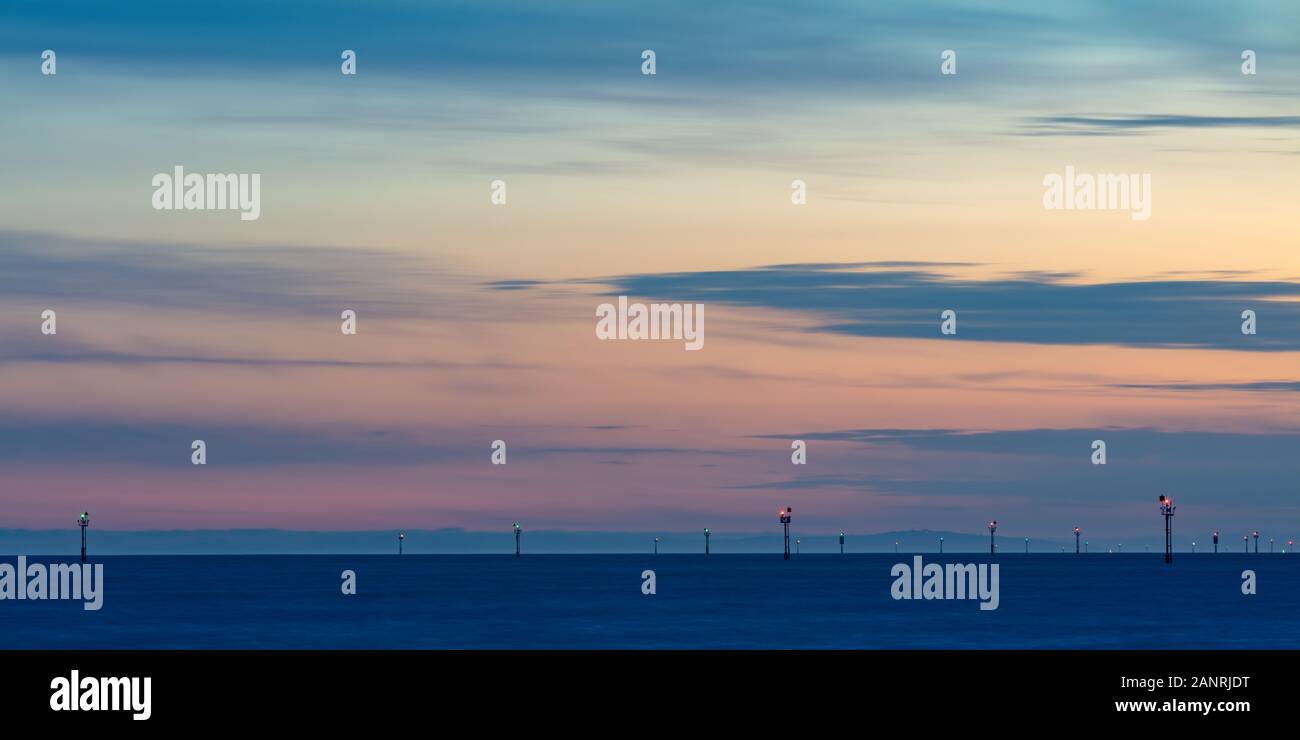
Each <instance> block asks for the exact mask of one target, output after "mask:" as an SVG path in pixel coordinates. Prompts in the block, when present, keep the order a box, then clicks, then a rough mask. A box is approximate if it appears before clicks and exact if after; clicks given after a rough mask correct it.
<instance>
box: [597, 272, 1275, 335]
mask: <svg viewBox="0 0 1300 740" xmlns="http://www.w3.org/2000/svg"><path fill="white" fill-rule="evenodd" d="M884 264H885V265H888V263H884ZM949 267H950V266H947V265H936V266H935V267H934V268H933V269H917V268H903V269H891V268H889V267H887V266H882V265H878V264H867V265H861V264H858V265H848V266H839V265H824V264H818V265H790V266H784V267H781V266H773V267H760V268H753V269H746V270H724V271H708V272H680V273H662V274H644V275H625V276H619V277H613V278H608V279H605V280H601V281H593V282H595V283H597V284H600V285H604V286H609V287H608V293H609V294H610V295H634V296H640V297H645V298H650V299H662V300H674V301H695V302H703V303H718V304H724V305H731V306H743V307H751V308H763V309H775V310H780V311H789V312H794V313H798V314H803V315H806V316H808V317H810V318H811V319H812V320H813V321H814V322H816V323H814V325H813V326H812V327H811V328H809V329H808V330H809V331H814V332H828V333H834V334H844V335H851V336H861V337H892V338H919V339H934V340H942V341H982V342H1023V343H1032V344H1113V345H1123V346H1133V347H1165V348H1213V349H1233V350H1242V351H1298V350H1300V301H1297V300H1295V299H1296V298H1297V297H1300V282H1288V281H1278V280H1244V279H1242V280H1216V279H1201V280H1136V281H1130V282H1114V283H1081V282H1072V281H1071V280H1070V279H1071V278H1073V277H1076V276H1074V275H1073V274H1072V273H1062V272H1022V273H1017V274H1014V275H1012V276H1010V277H1006V278H978V277H962V276H961V274H960V273H958V274H955V275H954V274H951V273H952V270H951V269H948V268H949ZM940 268H943V269H940ZM948 309H951V310H953V311H955V312H956V313H957V316H958V333H957V335H955V336H950V337H943V336H941V335H940V333H939V317H940V314H941V312H942V311H944V310H948ZM1245 309H1251V310H1254V311H1255V312H1256V314H1257V317H1258V322H1259V323H1258V326H1259V330H1258V333H1257V334H1256V335H1249V336H1248V335H1243V334H1242V333H1241V322H1242V319H1241V312H1242V311H1243V310H1245Z"/></svg>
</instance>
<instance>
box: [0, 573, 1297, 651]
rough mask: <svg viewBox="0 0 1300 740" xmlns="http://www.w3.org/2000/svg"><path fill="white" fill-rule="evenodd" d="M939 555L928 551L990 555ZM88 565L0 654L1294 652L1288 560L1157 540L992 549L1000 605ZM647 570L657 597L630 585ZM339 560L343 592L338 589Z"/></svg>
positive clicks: (549, 576) (733, 583) (885, 592)
mask: <svg viewBox="0 0 1300 740" xmlns="http://www.w3.org/2000/svg"><path fill="white" fill-rule="evenodd" d="M939 557H940V556H938V555H933V554H930V555H926V556H925V558H926V562H979V561H987V556H974V555H966V554H949V555H946V556H943V558H944V559H943V560H939ZM28 560H29V562H45V563H48V562H51V560H52V559H50V558H39V557H35V556H30V557H29V558H28ZM0 562H8V563H13V562H14V558H12V557H7V558H0ZM94 562H102V563H103V564H104V567H105V572H104V578H105V585H104V606H103V608H102V609H101V610H100V611H97V612H92V611H84V610H83V609H82V608H81V605H80V602H55V601H46V602H39V601H21V602H20V601H12V600H5V601H0V648H341V649H354V648H1202V647H1209V648H1270V647H1272V648H1276V647H1282V648H1300V618H1298V617H1300V555H1280V554H1279V555H1264V554H1260V555H1245V554H1241V553H1238V554H1233V555H1226V554H1225V555H1210V554H1197V555H1188V554H1181V553H1180V554H1179V555H1178V557H1177V562H1175V563H1174V565H1172V566H1166V565H1164V564H1163V563H1162V562H1161V556H1159V555H1157V554H1150V555H1146V554H1126V555H1107V554H1093V555H1084V556H1075V555H1074V554H1073V553H1070V554H1065V555H1062V554H1052V555H1014V556H1013V555H1006V556H1000V557H999V558H998V559H997V561H996V562H998V563H1000V565H1001V577H1000V601H1001V603H1000V606H999V608H998V609H997V610H996V611H981V610H980V609H979V605H978V601H974V600H972V601H895V600H894V599H892V598H891V597H890V585H891V583H892V582H893V578H892V577H891V576H890V567H891V566H892V565H893V564H894V563H897V562H907V563H909V564H910V563H911V555H892V554H890V555H800V556H796V557H795V558H794V559H792V560H791V561H789V562H784V561H782V560H781V558H780V556H779V555H776V556H768V555H711V556H709V557H707V558H706V557H705V556H703V555H658V556H654V555H535V556H528V555H525V556H524V557H522V558H518V559H516V558H514V557H512V556H509V555H506V556H492V555H486V556H485V555H467V556H454V555H404V556H400V557H399V556H396V555H340V556H329V555H307V556H285V555H277V556H234V557H218V556H211V557H200V556H171V557H105V558H99V559H97V560H94ZM646 569H652V570H654V571H655V576H656V578H655V580H656V589H657V593H656V594H655V595H653V596H647V595H643V594H642V592H641V584H642V578H641V575H642V571H644V570H646ZM1246 569H1251V570H1254V572H1255V573H1256V576H1257V590H1258V593H1257V594H1256V595H1253V596H1248V595H1243V594H1242V589H1241V584H1242V571H1243V570H1246ZM344 570H352V571H355V573H356V578H357V580H356V582H357V594H356V595H355V596H345V595H343V594H342V593H341V592H340V584H341V582H342V581H341V578H340V574H341V573H342V571H344Z"/></svg>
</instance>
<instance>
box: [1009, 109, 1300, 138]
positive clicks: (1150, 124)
mask: <svg viewBox="0 0 1300 740" xmlns="http://www.w3.org/2000/svg"><path fill="white" fill-rule="evenodd" d="M1209 128H1300V116H1195V115H1168V114H1165V115H1129V116H1035V117H1032V118H1029V119H1027V120H1026V121H1025V122H1024V124H1023V126H1022V128H1021V129H1020V130H1019V133H1020V134H1021V135H1023V136H1130V135H1134V134H1143V133H1148V132H1151V131H1153V130H1157V129H1209Z"/></svg>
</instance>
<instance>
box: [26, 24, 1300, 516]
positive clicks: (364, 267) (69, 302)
mask: <svg viewBox="0 0 1300 740" xmlns="http://www.w3.org/2000/svg"><path fill="white" fill-rule="evenodd" d="M1045 5H1047V6H1049V7H1044V6H1045ZM1050 6H1055V7H1050ZM3 20H4V22H3V23H0V75H3V78H4V80H5V84H4V85H3V86H2V87H3V92H0V97H2V98H3V104H2V105H0V127H2V128H0V130H3V131H4V136H3V137H0V161H3V162H4V163H5V166H4V167H3V168H0V389H3V390H2V391H0V529H34V530H45V529H59V528H63V527H68V526H71V525H72V521H73V517H74V516H75V514H76V512H79V511H82V510H89V511H91V512H92V516H93V517H94V521H95V526H96V527H97V528H103V529H108V530H159V529H164V530H171V529H295V530H322V531H338V532H345V531H346V532H352V531H366V530H374V531H381V530H382V531H388V530H397V529H411V530H429V531H437V530H443V529H448V528H455V529H463V530H468V531H496V530H508V528H509V525H510V523H511V522H513V521H516V520H520V521H523V522H525V523H526V524H527V526H528V527H529V528H530V530H557V531H574V532H664V533H687V532H698V531H699V530H700V529H701V528H702V527H705V526H708V527H710V528H711V529H712V530H713V531H716V532H720V533H760V532H774V531H776V530H777V528H778V526H779V525H778V524H777V521H776V515H775V514H776V510H777V509H778V508H779V507H784V506H791V507H793V508H794V510H795V522H796V527H797V529H798V531H799V532H802V533H806V534H807V535H809V536H814V537H825V536H829V535H831V534H833V533H836V532H838V531H841V530H846V531H849V532H852V533H861V534H866V533H879V532H893V531H907V530H922V529H928V530H943V531H951V532H969V533H979V532H981V531H983V528H984V524H985V523H986V522H987V521H988V520H990V519H998V520H999V521H1000V522H1001V525H1000V526H1001V531H1003V532H1006V533H1008V535H1014V536H1017V537H1019V536H1033V537H1036V538H1042V537H1047V538H1051V537H1059V538H1064V537H1066V536H1067V533H1068V532H1069V530H1070V529H1071V528H1073V527H1074V526H1081V527H1084V528H1085V530H1087V531H1088V532H1095V533H1096V541H1111V540H1114V541H1121V540H1122V539H1123V538H1129V539H1132V538H1133V537H1135V536H1142V535H1145V534H1149V533H1150V531H1151V530H1153V529H1157V528H1158V527H1159V526H1160V521H1159V517H1158V514H1157V511H1156V498H1157V495H1159V494H1161V493H1165V494H1168V495H1171V496H1173V497H1174V498H1175V500H1176V501H1177V502H1178V504H1179V506H1180V508H1179V514H1178V529H1180V530H1182V531H1185V532H1187V533H1188V535H1187V536H1188V538H1189V539H1190V538H1191V537H1193V536H1194V535H1195V533H1198V532H1200V533H1208V532H1209V531H1210V530H1212V529H1215V528H1218V529H1222V530H1224V531H1225V532H1232V533H1234V535H1233V536H1234V537H1236V536H1237V533H1245V532H1247V531H1251V530H1255V529H1260V530H1263V531H1264V532H1265V536H1269V535H1274V536H1276V537H1277V538H1278V540H1279V541H1281V540H1282V539H1284V538H1286V537H1290V536H1294V535H1295V534H1300V507H1298V506H1297V503H1296V495H1297V480H1300V476H1297V473H1300V415H1298V413H1297V412H1300V377H1298V376H1297V370H1298V369H1300V281H1298V280H1297V278H1298V276H1300V227H1298V226H1297V222H1296V212H1297V209H1296V203H1297V202H1298V196H1300V104H1298V102H1300V75H1297V74H1296V72H1295V70H1297V69H1300V37H1298V36H1297V35H1296V34H1295V29H1296V28H1300V6H1297V5H1296V4H1295V3H1291V2H1245V3H1234V4H1231V5H1225V4H1222V3H1210V2H1192V3H1188V2H1147V3H1141V4H1138V6H1136V7H1135V6H1134V4H1129V3H1114V2H1081V3H1069V4H1064V3H1062V4H1043V3H1036V2H988V1H986V0H981V1H980V2H937V3H936V2H908V3H862V2H816V3H775V2H743V3H742V2H728V1H723V2H717V3H707V4H700V3H689V2H657V3H649V4H647V3H632V2H564V3H559V4H545V5H539V4H536V3H527V2H500V1H498V0H474V1H473V2H437V3H434V2H427V3H421V2H394V1H387V0H378V1H375V2H366V3H344V2H317V3H287V2H281V1H279V0H265V1H259V2H251V1H250V2H213V3H204V4H201V5H200V4H190V3H164V2H128V3H115V4H108V5H96V6H95V7H94V9H93V11H92V10H88V9H87V8H86V7H85V6H84V4H79V3H68V2H46V3H39V4H32V3H28V4H24V5H23V6H22V7H12V8H7V9H6V10H5V11H3ZM46 49H50V50H54V51H55V52H56V53H57V74H55V75H43V74H41V54H42V51H43V50H46ZM345 49H350V50H354V51H355V52H356V59H357V74H356V75H344V74H342V73H341V71H340V64H341V61H340V55H341V52H342V51H343V50H345ZM647 49H649V50H653V51H654V52H655V58H656V73H655V74H654V75H645V74H642V52H643V50H647ZM1247 49H1249V50H1252V51H1253V52H1255V57H1256V62H1257V69H1256V73H1255V74H1253V75H1247V74H1243V73H1242V64H1243V62H1242V52H1243V50H1247ZM944 50H953V51H955V52H956V62H957V67H956V74H951V75H945V74H942V73H941V67H940V65H941V54H942V52H943V51H944ZM177 165H180V166H183V167H184V168H185V169H186V171H189V172H199V173H204V172H207V173H213V172H221V173H225V172H235V173H258V174H259V175H260V178H261V199H262V200H261V215H260V217H259V218H258V219H256V220H241V219H240V218H239V216H238V215H237V214H236V213H234V212H231V211H185V210H171V211H168V210H155V209H154V208H153V206H152V200H151V198H152V195H153V190H154V189H153V187H152V185H151V181H152V178H153V177H154V175H155V174H157V173H170V172H172V170H173V168H174V167H175V166H177ZM1067 166H1070V167H1073V168H1074V169H1075V170H1076V171H1078V172H1085V173H1139V174H1146V175H1149V176H1150V178H1151V190H1150V196H1151V216H1150V218H1149V219H1147V220H1134V219H1133V218H1131V217H1130V213H1129V212H1128V211H1125V210H1091V211H1089V210H1069V211H1066V210H1049V209H1047V208H1045V207H1044V204H1043V199H1044V178H1045V177H1046V176H1048V175H1051V174H1054V173H1056V174H1063V173H1064V172H1065V171H1066V167H1067ZM498 180H500V181H503V182H504V183H505V184H506V187H507V192H508V199H507V202H506V203H505V204H501V205H495V204H494V203H493V202H492V199H491V195H492V192H493V191H492V187H493V186H492V183H493V182H494V181H498ZM795 180H800V181H802V182H804V183H805V184H806V192H807V202H806V203H805V204H801V205H796V204H794V203H793V202H792V198H791V193H792V182H793V181H795ZM618 296H629V297H630V298H631V300H633V301H638V300H639V301H645V302H650V301H665V302H681V303H691V304H702V305H704V306H705V307H706V314H705V315H706V322H705V330H706V341H705V346H704V348H703V349H702V350H700V351H693V352H692V351H686V350H685V349H684V348H683V346H682V343H681V342H674V341H640V342H638V341H600V340H598V339H597V336H596V333H595V331H594V329H595V326H596V308H597V306H598V305H599V304H601V303H605V302H615V301H616V300H617V297H618ZM47 309H48V310H54V311H56V313H57V333H56V334H54V335H46V334H43V333H42V332H41V324H42V322H41V313H42V311H45V310H47ZM345 309H351V310H354V311H356V312H357V316H358V320H357V321H358V332H357V334H355V335H344V334H343V333H342V332H340V314H341V312H342V311H343V310H345ZM945 310H953V311H955V312H956V314H957V317H958V321H957V333H956V334H955V335H944V334H942V333H941V332H940V315H941V312H943V311H945ZM1245 310H1251V311H1254V312H1255V313H1256V316H1257V333H1256V334H1253V335H1244V334H1243V333H1242V331H1241V327H1242V318H1241V314H1242V312H1243V311H1245ZM195 439H202V440H204V441H205V442H206V443H207V451H208V452H207V454H208V460H207V464H206V465H202V466H198V465H192V464H191V457H190V456H191V442H192V441H193V440H195ZM494 440H503V441H505V442H506V445H507V451H508V452H507V464H505V465H493V464H492V463H491V452H492V450H491V445H492V443H493V441H494ZM793 440H804V441H805V442H806V443H807V464H805V465H794V464H792V461H791V442H792V441H793ZM1094 440H1103V441H1105V443H1106V449H1107V462H1106V464H1105V465H1094V464H1093V463H1092V459H1093V448H1092V445H1093V442H1094Z"/></svg>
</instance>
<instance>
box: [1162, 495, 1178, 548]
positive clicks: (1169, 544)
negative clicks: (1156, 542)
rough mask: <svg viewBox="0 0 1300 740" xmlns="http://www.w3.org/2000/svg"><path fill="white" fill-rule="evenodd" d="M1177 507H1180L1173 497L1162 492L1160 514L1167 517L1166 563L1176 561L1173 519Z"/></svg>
mask: <svg viewBox="0 0 1300 740" xmlns="http://www.w3.org/2000/svg"><path fill="white" fill-rule="evenodd" d="M1177 508H1178V507H1176V506H1174V500H1173V499H1171V498H1168V497H1167V496H1165V495H1164V494H1161V496H1160V515H1161V516H1163V517H1164V518H1165V562H1166V563H1172V562H1174V538H1173V521H1174V510H1175V509H1177Z"/></svg>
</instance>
